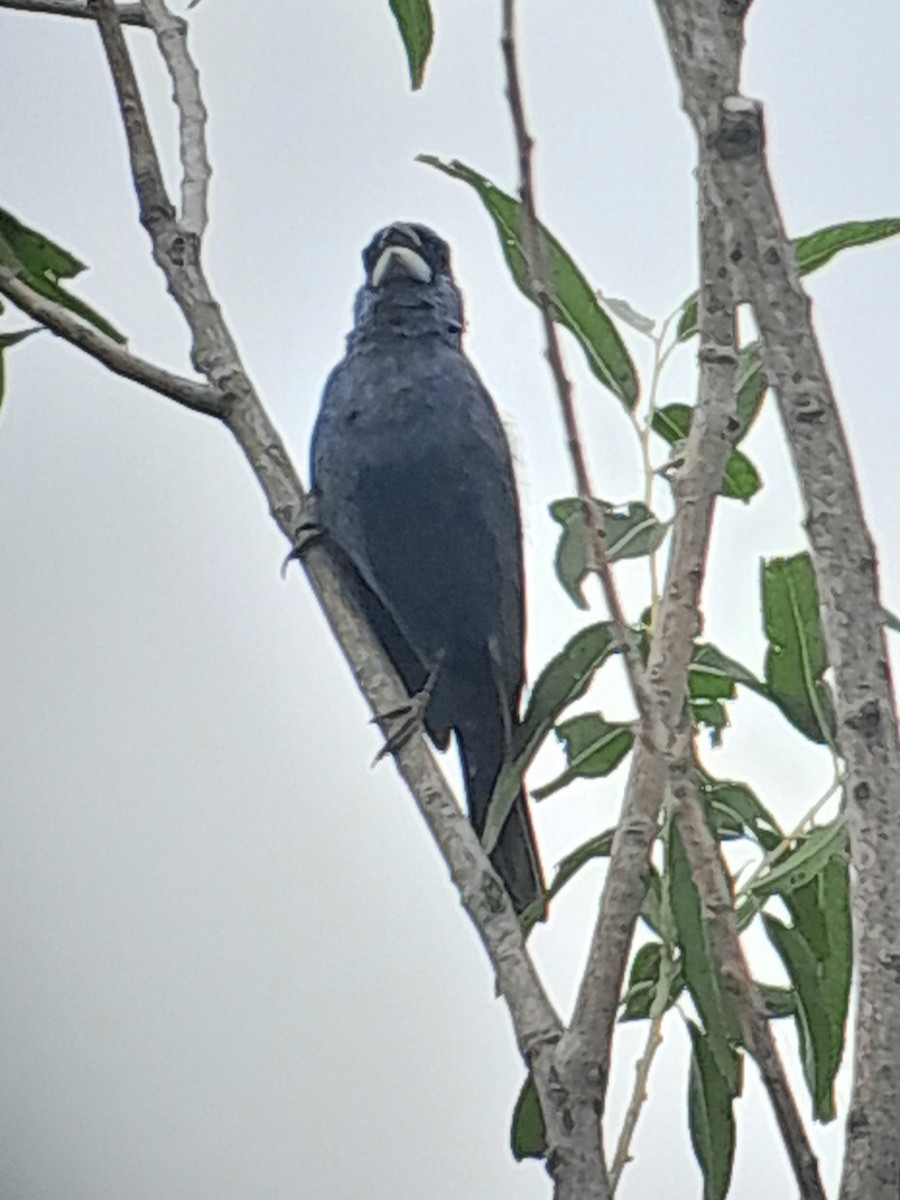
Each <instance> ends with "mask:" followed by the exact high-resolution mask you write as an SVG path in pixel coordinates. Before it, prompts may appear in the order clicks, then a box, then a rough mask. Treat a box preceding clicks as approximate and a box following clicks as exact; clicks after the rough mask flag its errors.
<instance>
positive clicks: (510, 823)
mask: <svg viewBox="0 0 900 1200" xmlns="http://www.w3.org/2000/svg"><path fill="white" fill-rule="evenodd" d="M491 725H495V726H496V727H495V728H493V729H492V728H490V726H491ZM505 740H506V739H505V735H504V730H503V728H502V725H501V723H500V722H491V721H488V722H484V723H478V724H476V723H475V722H472V724H471V725H469V724H468V722H467V728H466V729H464V730H457V742H458V745H459V757H460V760H461V762H462V768H463V775H464V777H465V781H466V797H467V799H468V802H469V817H470V819H471V821H472V824H473V826H474V827H475V832H476V833H477V834H478V836H479V837H480V836H481V835H482V833H483V832H484V825H485V821H486V820H487V810H488V805H489V803H490V799H491V793H492V792H493V790H494V784H495V783H496V782H497V776H498V775H499V774H500V768H501V767H502V765H503V760H504V747H505ZM491 862H492V863H493V866H494V870H495V871H496V872H497V874H498V875H499V876H500V878H501V879H502V880H503V882H504V884H505V885H506V890H507V891H508V892H509V894H510V898H511V899H512V902H513V908H515V910H516V912H517V913H522V912H524V910H525V909H526V908H527V907H528V906H529V904H532V903H534V901H536V900H539V899H540V898H541V896H542V895H543V890H544V883H543V877H542V875H541V864H540V859H539V858H538V851H537V843H536V842H535V838H534V829H533V828H532V825H531V816H530V814H529V812H528V800H527V796H526V792H525V789H524V787H523V789H522V793H521V795H520V796H519V797H518V799H517V800H516V802H515V804H514V805H513V807H512V809H511V810H510V814H509V816H508V817H507V819H506V823H505V825H504V826H503V828H502V830H501V831H500V837H499V838H498V839H497V844H496V846H495V847H494V849H493V851H492V852H491Z"/></svg>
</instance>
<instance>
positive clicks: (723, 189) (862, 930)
mask: <svg viewBox="0 0 900 1200" xmlns="http://www.w3.org/2000/svg"><path fill="white" fill-rule="evenodd" d="M657 7H658V9H659V12H660V17H661V20H662V23H663V26H664V28H665V30H666V34H667V36H668V40H669V47H670V51H671V54H672V58H673V60H674V62H675V66H676V69H677V71H678V74H679V76H680V78H681V83H682V90H683V96H684V105H685V108H686V110H687V112H688V114H689V115H690V117H691V119H692V120H693V122H694V124H695V127H696V129H697V135H698V140H699V142H700V145H701V146H707V147H709V149H710V151H711V156H710V163H711V167H710V173H711V182H710V186H711V188H712V189H714V191H715V197H716V204H717V206H718V208H719V210H720V212H722V213H723V214H727V234H728V241H729V261H730V262H731V263H733V264H734V266H735V268H736V273H737V275H738V277H739V281H740V284H741V287H742V294H745V295H746V296H747V297H748V299H749V300H750V302H751V304H752V306H753V310H754V315H755V317H756V322H757V325H758V327H759V330H760V336H761V340H762V343H763V350H764V359H765V366H766V371H767V375H768V378H769V379H770V381H771V382H772V383H773V385H774V387H775V391H776V396H777V400H778V406H779V411H780V413H781V418H782V422H783V424H784V428H785V431H786V433H787V437H788V441H789V444H790V449H791V453H792V456H793V461H794V467H795V470H796V473H797V478H798V480H799V483H800V488H801V492H802V495H803V499H804V503H805V506H806V513H807V515H806V529H807V532H808V534H809V540H810V549H811V552H812V559H813V564H814V567H815V572H816V580H817V583H818V589H819V596H820V600H821V604H822V614H823V624H824V632H825V642H826V646H827V649H828V655H829V659H830V661H831V663H832V664H833V666H834V673H835V690H836V700H837V703H836V708H837V717H838V740H839V746H840V751H841V754H842V755H843V757H844V759H845V761H846V768H847V786H846V798H847V799H846V813H847V824H848V828H849V831H850V844H851V854H852V857H853V862H854V864H855V865H856V867H857V871H856V872H855V875H854V880H853V888H852V904H853V928H854V940H855V948H856V963H857V971H858V980H859V1002H858V1005H857V1017H856V1039H855V1055H856V1069H855V1072H854V1082H853V1097H852V1101H851V1109H850V1114H849V1117H848V1120H847V1126H846V1130H847V1132H846V1154H845V1162H844V1177H843V1180H842V1190H841V1195H842V1198H843V1200H882V1197H884V1198H887V1197H890V1198H891V1200H896V1197H897V1195H898V1192H900V1139H898V1137H897V1112H898V1111H900V1053H898V1049H897V1047H898V1046H900V988H898V963H900V871H898V870H897V847H898V846H900V748H898V743H897V714H896V705H895V701H894V697H893V693H892V687H891V678H890V670H889V667H888V662H887V655H886V650H885V646H884V632H883V616H882V611H883V610H882V607H881V603H880V599H879V588H878V572H877V565H876V556H875V551H874V548H873V545H872V540H871V537H870V535H869V531H868V528H867V526H866V523H865V517H864V514H863V512H862V505H861V502H860V498H859V492H858V488H857V485H856V479H855V475H854V471H853V465H852V461H851V456H850V451H849V447H848V445H847V441H846V437H845V435H844V430H843V427H842V424H841V420H840V416H839V413H838V410H837V404H836V400H835V397H834V393H833V391H832V388H831V384H830V382H829V380H828V376H827V374H826V371H825V367H824V363H823V361H822V356H821V352H820V350H819V346H818V342H817V339H816V336H815V332H814V330H813V327H812V323H811V320H810V313H809V301H808V299H807V297H806V295H805V293H804V291H803V287H802V284H801V282H800V277H799V273H798V271H797V267H796V262H795V258H794V252H793V249H792V247H791V244H790V242H789V240H788V238H787V236H786V234H785V231H784V228H783V224H782V221H781V217H780V214H779V211H778V207H777V203H776V201H775V196H774V191H773V188H772V184H771V181H770V179H769V175H768V170H767V167H766V161H765V137H764V129H763V123H762V113H761V108H760V106H759V105H758V104H756V103H754V102H753V101H751V100H748V99H746V98H745V97H742V96H740V95H738V80H737V77H736V76H734V77H733V78H729V79H727V80H725V81H722V80H721V79H720V74H719V71H720V68H719V64H720V63H721V62H722V59H723V56H724V57H725V58H726V59H727V58H728V57H729V56H736V55H738V54H739V52H740V43H741V39H742V32H743V31H742V26H741V18H742V15H743V14H742V11H741V7H742V6H739V5H735V6H732V8H733V11H731V12H729V11H728V6H726V5H723V4H722V3H721V2H720V0H691V2H690V3H688V2H686V0H681V2H680V3H676V2H675V0H657ZM720 84H724V86H720Z"/></svg>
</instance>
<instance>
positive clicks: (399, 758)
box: [90, 0, 561, 1097]
mask: <svg viewBox="0 0 900 1200" xmlns="http://www.w3.org/2000/svg"><path fill="white" fill-rule="evenodd" d="M90 5H91V9H92V11H93V12H94V14H95V15H96V18H97V23H98V25H99V27H100V32H101V37H102V39H103V45H104V48H105V50H106V54H107V59H108V62H109V66H110V71H111V73H112V76H113V81H114V84H115V88H116V92H117V95H118V98H119V105H120V109H121V113H122V120H123V124H124V126H125V131H126V136H127V139H128V147H129V155H130V160H131V169H132V175H133V178H134V185H135V190H136V192H137V196H138V204H139V209H140V217H141V222H142V224H143V225H144V227H145V228H146V230H147V231H148V233H149V235H150V240H151V244H152V249H153V256H154V259H155V261H156V262H157V264H158V265H159V267H160V269H161V270H162V271H163V273H164V275H165V277H166V280H167V282H168V285H169V290H170V291H171V293H172V295H173V297H174V299H175V301H176V303H177V304H178V306H179V308H180V309H181V311H182V313H183V314H184V317H185V321H186V323H187V325H188V327H189V329H190V331H191V333H192V336H193V350H192V357H193V360H194V363H195V365H196V366H197V368H198V370H200V371H202V372H203V374H205V375H206V377H207V378H208V379H209V380H210V383H211V384H212V385H213V386H214V387H215V388H216V389H218V390H219V391H221V393H222V394H223V397H224V404H225V409H224V413H223V420H224V423H225V424H226V425H227V427H228V428H229V429H230V431H231V433H232V434H233V436H234V438H235V440H236V441H237V443H238V445H239V446H240V448H241V450H242V451H243V452H244V455H245V456H246V458H247V461H248V462H249V464H250V466H251V469H252V470H253V473H254V475H255V476H256V478H257V481H258V482H259V484H260V487H261V488H262V490H263V493H264V494H265V496H266V499H267V500H268V502H269V507H270V510H271V513H272V516H273V518H274V520H275V521H276V523H277V525H278V527H279V529H280V530H281V531H282V532H283V533H284V535H285V536H286V537H287V538H288V540H289V541H290V543H291V545H292V546H294V545H297V543H298V540H299V537H300V534H301V531H303V530H304V529H308V527H309V522H308V513H309V507H310V506H309V497H308V496H307V495H306V493H305V492H304V490H303V487H302V485H301V483H300V480H299V478H298V476H297V474H296V472H295V470H294V467H293V464H292V463H291V461H290V458H289V456H288V454H287V451H286V449H285V447H284V444H283V443H282V441H281V439H280V438H279V436H278V434H277V432H276V431H275V429H274V427H273V425H272V423H271V421H270V419H269V416H268V414H267V413H266V411H265V409H264V408H263V406H262V404H261V402H260V400H259V397H258V396H257V394H256V391H255V389H254V387H253V384H252V382H251V381H250V379H249V378H248V376H247V374H246V371H245V370H244V367H243V364H242V363H241V360H240V356H239V354H238V351H237V348H236V346H235V343H234V340H233V338H232V336H231V334H230V332H229V330H228V327H227V325H226V323H225V320H224V318H223V316H222V312H221V309H220V307H219V305H218V304H217V303H216V301H215V300H214V299H213V297H212V294H211V293H210V290H209V286H208V283H207V280H206V277H205V275H204V273H203V269H202V267H201V265H200V237H199V235H198V234H196V233H193V234H186V233H185V232H184V231H183V230H182V229H180V227H179V226H178V224H177V223H176V221H175V216H174V211H173V208H172V204H171V202H170V200H169V197H168V194H167V193H166V189H165V185H164V182H163V177H162V172H161V170H160V165H159V159H158V156H157V152H156V148H155V145H154V143H153V137H152V134H151V132H150V128H149V125H148V123H147V118H146V114H145V111H144V107H143V102H142V99H141V95H140V91H139V88H138V84H137V79H136V77H135V73H134V68H133V65H132V62H131V59H130V56H129V54H128V49H127V46H126V45H125V41H124V38H123V36H122V32H121V29H120V28H119V25H118V21H117V19H116V13H115V5H114V3H113V2H112V0H90ZM300 561H301V563H302V565H303V567H304V569H305V571H306V574H307V577H308V578H309V580H310V583H311V585H312V587H313V591H314V593H315V594H316V596H317V598H318V600H319V602H320V603H321V605H322V608H323V610H324V612H325V614H326V616H327V618H328V620H329V622H330V624H331V627H332V629H333V630H334V632H335V635H336V637H337V640H338V642H339V644H340V645H341V648H342V650H343V652H344V655H345V656H346V658H347V661H348V663H349V664H350V667H351V669H352V671H353V674H354V676H355V677H356V680H357V682H358V683H359V686H360V688H361V690H362V692H363V694H364V695H365V697H366V700H367V701H368V703H369V706H370V708H371V710H372V712H373V714H374V715H376V716H377V715H378V714H379V713H383V712H387V711H390V710H392V709H396V708H398V707H399V706H400V705H402V704H403V703H404V702H406V703H408V697H407V696H406V693H405V691H404V689H403V687H402V685H401V683H400V680H399V678H398V676H397V673H396V671H395V670H394V668H393V666H392V664H391V662H390V660H389V659H388V657H387V655H386V654H385V652H384V650H383V648H382V647H381V645H380V644H379V642H378V641H377V639H376V638H375V636H374V635H373V634H372V632H371V630H370V629H369V627H368V625H367V623H366V621H365V620H364V618H363V617H362V616H361V615H360V614H358V613H357V612H356V610H355V609H354V607H353V606H352V604H350V603H349V602H348V600H347V598H346V597H345V595H344V593H343V590H342V588H341V585H340V582H339V578H338V576H337V574H336V572H335V570H334V567H333V564H332V562H331V559H330V556H329V554H328V551H327V549H326V547H325V546H324V545H323V544H322V543H321V542H320V541H317V540H315V539H313V540H312V541H311V542H310V543H309V544H308V545H307V546H306V548H305V549H304V550H303V552H302V554H301V556H300ZM394 758H395V761H396V763H397V767H398V770H399V771H400V774H401V776H402V777H403V779H404V780H405V782H406V784H407V786H408V787H409V789H410V791H411V792H412V794H413V797H414V799H415V801H416V804H417V806H418V808H419V810H420V812H421V813H422V815H423V817H424V818H425V820H426V822H427V823H428V826H429V828H430V829H431V832H432V834H433V835H434V838H435V840H436V842H437V844H438V846H439V848H440V849H441V851H442V853H443V855H444V859H445V862H446V863H447V866H448V868H449V871H450V875H451V878H452V879H453V882H454V884H455V885H456V887H457V889H458V890H459V892H460V895H461V897H462V901H463V904H464V906H465V907H466V910H467V912H468V913H469V915H470V916H471V918H472V920H473V922H474V923H475V926H476V928H477V931H478V934H479V936H480V938H481V941H482V944H483V945H484V947H485V950H486V952H487V954H488V957H489V959H490V961H491V964H492V966H493V968H494V971H495V973H496V977H497V985H498V989H499V991H500V993H501V994H502V995H503V996H504V998H505V1000H506V1002H507V1005H508V1007H509V1011H510V1015H511V1018H512V1021H513V1026H514V1030H515V1034H516V1038H517V1041H518V1044H519V1047H520V1049H521V1051H522V1054H523V1055H524V1057H525V1058H526V1060H527V1061H528V1062H529V1064H530V1066H531V1068H532V1071H533V1073H534V1078H535V1082H536V1085H537V1087H538V1089H539V1091H540V1093H541V1095H542V1097H543V1096H547V1097H549V1096H550V1095H551V1084H550V1065H551V1063H550V1058H551V1054H552V1051H553V1048H554V1047H555V1045H556V1043H557V1041H558V1040H559V1036H560V1032H561V1024H560V1021H559V1018H558V1017H557V1015H556V1013H555V1012H554V1010H553V1007H552V1005H551V1004H550V1001H549V1000H548V998H547V995H546V993H545V991H544V989H543V986H542V984H541V981H540V979H539V977H538V975H537V972H536V971H535V968H534V965H533V963H532V961H531V958H530V956H529V954H528V951H527V948H526V946H525V940H524V938H523V936H522V931H521V928H520V926H519V922H518V919H517V917H516V915H515V912H514V911H513V908H512V904H511V902H510V900H509V897H508V895H507V893H506V889H505V888H504V887H503V885H502V883H501V882H500V880H499V878H498V877H497V875H496V873H495V872H494V869H493V867H492V866H491V864H490V861H489V859H488V857H487V855H486V854H485V852H484V849H483V848H482V846H481V842H480V840H479V838H478V836H477V835H476V834H475V831H474V829H473V828H472V826H471V824H470V823H469V821H468V820H467V819H466V818H465V817H464V816H463V815H462V813H461V812H460V810H459V806H458V805H457V803H456V800H455V798H454V796H453V793H452V791H451V790H450V788H449V786H448V784H447V782H446V780H445V779H444V777H443V775H442V774H441V772H440V769H439V768H438V766H437V763H436V762H435V759H434V756H433V754H432V753H431V751H430V750H429V748H428V745H427V743H426V741H425V739H424V737H422V736H416V737H412V738H410V739H409V741H408V742H406V743H405V744H404V745H403V746H402V747H400V748H399V749H398V750H396V751H395V752H394Z"/></svg>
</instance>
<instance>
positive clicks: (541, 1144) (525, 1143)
mask: <svg viewBox="0 0 900 1200" xmlns="http://www.w3.org/2000/svg"><path fill="white" fill-rule="evenodd" d="M509 1142H510V1148H511V1149H512V1153H513V1158H514V1159H515V1160H516V1162H521V1161H522V1160H523V1159H525V1158H543V1157H544V1156H545V1155H546V1153H547V1128H546V1126H545V1125H544V1114H543V1113H542V1112H541V1102H540V1100H539V1099H538V1094H537V1088H536V1087H535V1086H534V1079H533V1078H532V1075H531V1073H530V1072H529V1074H528V1078H527V1079H526V1080H525V1082H524V1083H523V1084H522V1090H521V1091H520V1092H519V1098H518V1100H517V1101H516V1107H515V1109H514V1111H513V1116H512V1126H511V1129H510V1137H509Z"/></svg>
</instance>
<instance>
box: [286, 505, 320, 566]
mask: <svg viewBox="0 0 900 1200" xmlns="http://www.w3.org/2000/svg"><path fill="white" fill-rule="evenodd" d="M321 536H322V526H321V525H320V524H319V522H318V520H317V513H316V498H315V496H312V495H307V496H306V497H305V498H304V501H303V508H302V509H301V511H300V524H299V525H298V526H297V527H296V529H295V530H294V536H293V541H292V543H291V548H290V550H289V551H288V554H287V556H286V557H285V560H284V562H283V563H282V564H281V578H282V579H284V578H285V577H286V576H287V569H288V567H289V566H290V565H291V563H292V562H294V561H295V560H297V561H299V560H300V559H301V558H302V557H303V555H304V553H305V552H306V547H307V546H309V544H310V543H311V542H315V541H318V539H319V538H320V537H321Z"/></svg>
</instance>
